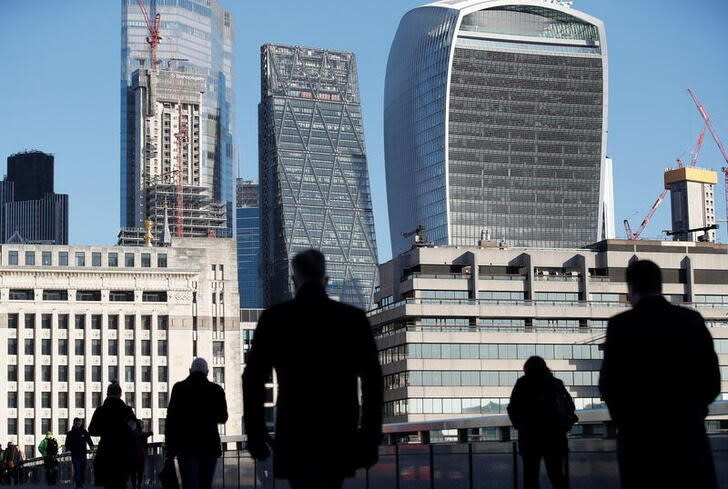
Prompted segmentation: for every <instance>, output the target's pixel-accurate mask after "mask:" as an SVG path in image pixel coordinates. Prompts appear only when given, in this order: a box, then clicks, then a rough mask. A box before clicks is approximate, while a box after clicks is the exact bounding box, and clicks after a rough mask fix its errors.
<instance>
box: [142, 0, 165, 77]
mask: <svg viewBox="0 0 728 489" xmlns="http://www.w3.org/2000/svg"><path fill="white" fill-rule="evenodd" d="M137 4H139V9H140V10H141V11H142V15H143V16H144V22H146V24H147V31H149V36H147V44H149V65H150V66H151V68H152V69H155V68H156V67H157V62H158V61H157V46H158V45H159V41H160V40H161V39H162V36H160V35H159V32H160V27H161V24H162V22H161V16H160V15H159V14H156V15H154V19H152V17H151V16H150V15H149V11H148V10H147V6H146V5H144V0H137Z"/></svg>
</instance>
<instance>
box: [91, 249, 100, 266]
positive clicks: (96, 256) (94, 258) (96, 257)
mask: <svg viewBox="0 0 728 489" xmlns="http://www.w3.org/2000/svg"><path fill="white" fill-rule="evenodd" d="M91 266H92V267H100V266H101V253H100V252H98V251H92V252H91Z"/></svg>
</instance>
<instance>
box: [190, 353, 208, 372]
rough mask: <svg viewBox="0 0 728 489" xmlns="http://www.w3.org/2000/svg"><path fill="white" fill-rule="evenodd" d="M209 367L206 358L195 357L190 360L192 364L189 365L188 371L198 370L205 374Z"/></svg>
mask: <svg viewBox="0 0 728 489" xmlns="http://www.w3.org/2000/svg"><path fill="white" fill-rule="evenodd" d="M209 371H210V369H209V368H208V366H207V360H205V359H204V358H202V357H197V358H195V359H194V360H192V365H190V373H192V372H200V373H203V374H205V375H207V372H209Z"/></svg>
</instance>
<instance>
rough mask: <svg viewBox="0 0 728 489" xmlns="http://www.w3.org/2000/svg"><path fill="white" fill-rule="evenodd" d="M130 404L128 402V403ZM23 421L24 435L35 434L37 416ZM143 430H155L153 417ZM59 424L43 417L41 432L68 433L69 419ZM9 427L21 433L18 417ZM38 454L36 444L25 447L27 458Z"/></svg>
mask: <svg viewBox="0 0 728 489" xmlns="http://www.w3.org/2000/svg"><path fill="white" fill-rule="evenodd" d="M127 404H128V403H127ZM21 421H22V422H23V434H24V435H35V434H36V433H35V418H25V419H24V420H21ZM141 421H142V430H143V431H153V428H152V420H151V419H142V420H141ZM165 421H166V420H165V418H160V419H158V420H157V422H158V425H157V426H158V427H159V431H158V432H157V433H159V434H164V428H165ZM57 422H58V424H57V426H58V430H57V431H55V430H53V426H52V422H51V418H41V420H40V428H41V429H40V433H41V434H43V433H48V432H49V431H50V432H52V433H67V432H68V430H69V426H70V423H69V420H68V419H65V418H62V419H59V420H57ZM7 429H8V432H7V433H8V435H19V434H20V433H18V419H16V418H9V419H8V421H7ZM34 456H36V454H35V445H28V446H26V447H25V458H31V457H34Z"/></svg>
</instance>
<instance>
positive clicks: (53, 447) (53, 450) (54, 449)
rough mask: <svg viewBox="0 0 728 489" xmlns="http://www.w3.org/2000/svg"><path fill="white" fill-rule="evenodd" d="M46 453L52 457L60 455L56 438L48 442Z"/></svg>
mask: <svg viewBox="0 0 728 489" xmlns="http://www.w3.org/2000/svg"><path fill="white" fill-rule="evenodd" d="M46 455H50V456H51V457H55V456H56V455H58V442H57V441H56V439H55V438H51V439H50V440H48V444H47V445H46Z"/></svg>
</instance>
